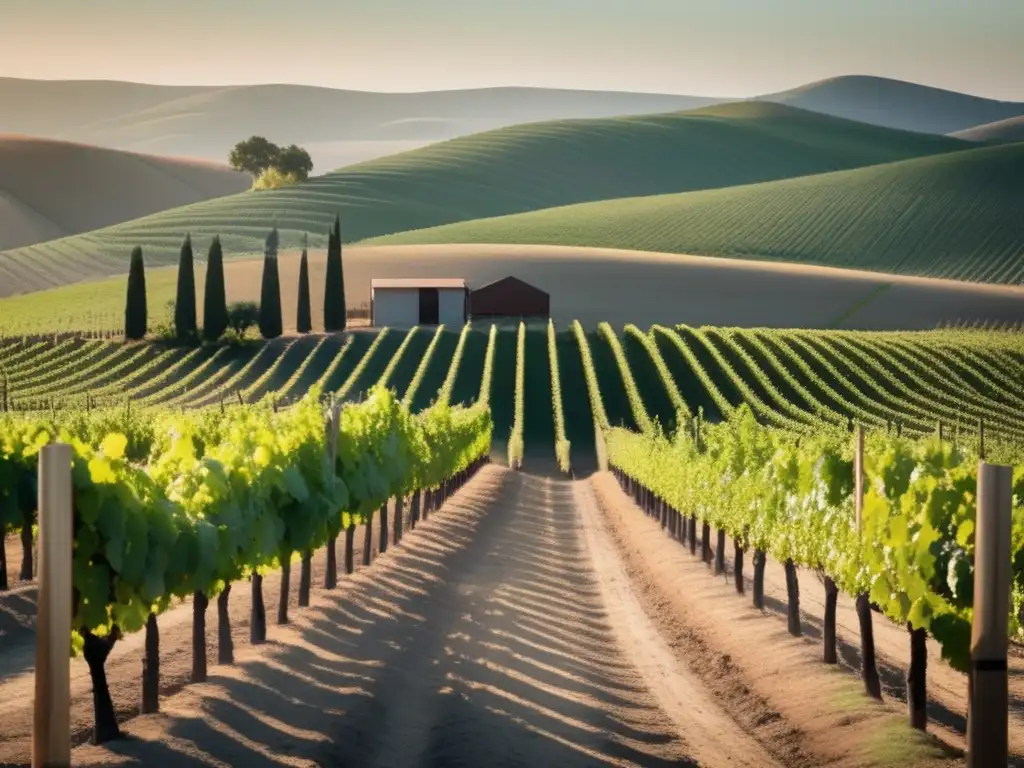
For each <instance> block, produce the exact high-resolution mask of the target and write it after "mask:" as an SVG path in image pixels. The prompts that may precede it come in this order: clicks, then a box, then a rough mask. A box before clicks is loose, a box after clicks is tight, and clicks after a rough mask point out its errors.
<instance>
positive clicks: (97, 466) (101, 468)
mask: <svg viewBox="0 0 1024 768" xmlns="http://www.w3.org/2000/svg"><path fill="white" fill-rule="evenodd" d="M89 479H90V480H91V481H92V482H93V484H94V485H105V484H108V483H116V482H117V475H115V474H114V470H113V469H111V468H110V462H109V461H108V460H107V459H105V458H103V457H102V456H95V457H93V458H92V459H90V460H89Z"/></svg>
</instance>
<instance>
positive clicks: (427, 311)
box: [420, 288, 441, 325]
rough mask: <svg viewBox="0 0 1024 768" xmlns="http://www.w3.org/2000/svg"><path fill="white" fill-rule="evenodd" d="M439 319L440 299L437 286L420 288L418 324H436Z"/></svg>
mask: <svg viewBox="0 0 1024 768" xmlns="http://www.w3.org/2000/svg"><path fill="white" fill-rule="evenodd" d="M440 320H441V299H440V297H439V296H438V293H437V288H420V325H437V324H438V323H439V322H440Z"/></svg>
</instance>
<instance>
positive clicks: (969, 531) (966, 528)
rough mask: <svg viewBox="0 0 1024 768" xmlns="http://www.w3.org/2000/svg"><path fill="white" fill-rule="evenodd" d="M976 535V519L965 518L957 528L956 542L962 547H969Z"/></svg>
mask: <svg viewBox="0 0 1024 768" xmlns="http://www.w3.org/2000/svg"><path fill="white" fill-rule="evenodd" d="M973 536H974V521H973V520H964V521H963V522H962V523H960V525H959V526H958V527H957V529H956V543H957V544H959V545H960V546H961V547H964V548H965V549H966V548H967V546H968V544H969V543H970V541H971V538H972V537H973Z"/></svg>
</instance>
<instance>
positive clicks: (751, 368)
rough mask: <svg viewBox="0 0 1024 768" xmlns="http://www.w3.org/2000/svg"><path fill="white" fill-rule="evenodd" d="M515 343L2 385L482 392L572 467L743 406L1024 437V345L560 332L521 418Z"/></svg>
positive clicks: (62, 344) (131, 355)
mask: <svg viewBox="0 0 1024 768" xmlns="http://www.w3.org/2000/svg"><path fill="white" fill-rule="evenodd" d="M517 336H518V330H517V329H516V328H514V327H503V328H500V329H499V328H497V327H495V328H493V329H492V330H491V334H490V335H488V333H487V332H485V331H484V330H483V329H481V328H479V327H472V326H467V327H464V328H458V329H450V328H445V327H441V328H437V329H427V328H413V329H411V330H397V329H393V330H388V329H384V330H382V331H370V330H366V331H362V330H360V331H352V332H349V333H347V334H338V335H330V336H323V335H309V336H304V337H298V338H294V337H289V338H281V339H276V340H274V341H271V342H269V343H266V344H255V345H246V346H238V347H223V348H219V349H214V348H198V349H186V348H167V347H164V346H161V345H158V344H125V343H121V342H113V341H101V340H85V339H64V340H58V341H35V342H19V341H15V340H5V341H3V342H2V343H0V374H2V378H0V381H6V402H7V405H8V407H9V408H15V409H26V408H27V409H50V408H65V407H85V406H88V407H99V406H109V405H114V404H122V405H123V404H125V403H130V404H131V405H132V406H133V407H146V406H150V405H157V404H160V405H172V406H181V407H188V408H195V407H210V406H220V407H228V406H230V405H233V404H234V403H237V402H240V401H241V402H255V401H257V400H259V399H261V398H265V397H271V398H274V399H275V400H276V401H278V402H281V403H287V402H289V401H290V400H292V399H294V398H295V397H297V396H300V395H301V394H303V393H304V392H306V391H308V390H309V389H310V388H311V387H313V386H319V387H321V388H322V389H323V390H324V391H328V392H334V393H336V394H337V395H338V396H339V397H341V398H343V399H349V400H358V399H359V398H360V397H361V396H362V394H363V393H364V392H365V391H366V390H367V389H369V388H370V387H371V386H373V385H375V384H378V383H383V384H385V385H386V386H388V387H392V388H394V389H395V390H396V391H397V392H398V394H399V396H400V397H403V398H405V399H406V401H407V402H408V403H409V404H410V405H411V407H412V408H413V410H414V411H419V410H422V409H423V408H425V407H427V406H428V405H429V404H430V403H432V402H435V401H437V400H438V399H442V400H450V401H451V402H453V403H463V404H465V403H469V402H472V401H474V400H476V399H478V398H479V397H480V396H481V395H483V396H486V397H489V398H490V399H491V404H492V407H493V409H494V418H495V425H496V428H495V439H496V442H504V441H505V440H507V439H508V438H509V436H510V435H511V433H512V429H513V425H514V423H515V422H516V421H517V419H516V417H517V415H518V423H519V426H520V427H521V429H522V435H521V437H522V440H523V445H524V448H525V449H526V452H527V453H528V454H530V453H531V452H534V453H536V452H546V451H549V452H550V453H551V455H554V453H555V448H556V441H562V440H564V441H565V442H567V443H568V444H569V453H570V454H571V456H572V458H571V459H569V460H567V459H566V458H565V456H566V448H565V446H564V444H563V445H562V446H561V448H560V451H559V452H560V454H561V456H560V463H561V464H563V465H565V464H567V463H568V464H571V465H573V466H578V461H583V462H584V463H586V462H587V461H588V460H589V458H588V457H592V456H593V455H594V452H595V443H594V424H595V419H596V420H597V422H598V423H601V424H612V425H618V424H625V425H627V426H629V427H631V428H637V427H638V426H639V427H642V428H643V429H645V430H650V429H654V428H659V427H658V426H656V425H660V428H664V429H668V430H672V429H673V428H675V427H676V426H678V425H679V424H680V423H682V422H683V421H685V420H687V419H689V418H691V417H692V416H693V415H696V414H698V413H699V414H701V418H704V419H707V420H711V421H717V420H719V419H721V418H722V417H723V415H725V414H727V413H728V412H730V411H731V410H732V409H734V408H735V407H737V406H738V405H740V404H741V403H744V402H746V403H747V404H749V405H750V407H751V408H752V409H753V410H754V412H755V413H756V414H757V415H758V417H759V418H760V419H762V420H763V421H764V422H766V423H770V424H774V425H776V426H783V427H787V428H791V429H798V430H800V429H806V428H813V429H821V428H840V429H845V428H848V426H849V422H850V420H854V421H857V422H862V423H865V424H870V425H875V426H885V425H887V424H888V425H890V426H892V427H893V428H894V429H900V430H902V431H904V432H906V433H908V434H923V433H927V432H931V431H933V430H935V429H936V427H937V425H938V423H939V422H942V424H943V426H944V429H945V430H946V433H947V434H948V435H956V436H957V438H958V439H960V440H963V441H965V442H969V441H972V440H975V439H976V435H977V433H978V425H979V421H981V420H984V424H985V433H986V436H987V438H988V439H989V440H995V441H1000V440H1011V441H1015V442H1024V339H1022V338H1021V337H1020V335H1019V334H1013V333H1005V332H995V331H966V330H948V331H947V330H943V331H930V332H922V333H867V332H839V331H808V330H792V331H789V330H786V331H783V330H766V329H734V328H699V329H698V328H689V327H685V326H679V327H677V328H665V327H660V326H655V327H653V328H651V329H650V330H648V331H643V330H641V329H640V328H637V327H636V326H627V327H626V328H625V329H623V330H621V331H617V330H615V329H613V328H612V327H611V326H609V325H607V324H604V325H602V326H601V327H600V328H599V329H598V330H597V331H596V332H593V333H590V334H586V333H584V332H583V329H582V327H579V326H575V327H573V328H571V329H562V330H557V329H553V330H552V335H551V338H549V335H548V329H547V327H546V326H531V327H530V328H529V329H528V330H527V331H526V336H525V339H524V340H525V345H524V347H523V353H524V359H525V371H524V373H523V382H524V383H523V392H522V398H523V401H522V403H521V404H520V406H519V408H518V412H517V407H516V403H515V392H516V386H515V385H516V379H517V367H516V360H517V349H518V346H519V345H518V343H517ZM492 338H493V342H492ZM488 356H492V357H493V361H492V366H491V369H490V371H489V372H488V371H487V370H486V369H487V363H486V359H487V357H488ZM556 393H557V396H559V397H560V401H559V400H556ZM559 406H560V407H559ZM559 411H560V412H559ZM562 434H564V438H563V437H561V435H562ZM556 435H558V437H556ZM517 437H518V435H517ZM499 450H501V451H502V452H504V449H499Z"/></svg>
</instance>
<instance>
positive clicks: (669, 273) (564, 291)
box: [0, 243, 1024, 344]
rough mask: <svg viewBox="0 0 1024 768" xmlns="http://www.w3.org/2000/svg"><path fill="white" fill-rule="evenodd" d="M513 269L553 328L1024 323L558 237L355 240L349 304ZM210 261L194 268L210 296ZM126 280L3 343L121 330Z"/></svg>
mask: <svg viewBox="0 0 1024 768" xmlns="http://www.w3.org/2000/svg"><path fill="white" fill-rule="evenodd" d="M325 269H326V254H325V253H324V251H322V250H314V251H312V252H310V254H309V282H310V292H311V296H312V320H313V328H315V329H317V330H319V329H321V328H322V327H323V301H322V296H323V291H324V285H325V274H324V273H325ZM279 272H280V281H281V306H282V313H283V319H284V328H285V330H286V331H288V332H291V331H293V330H294V329H295V326H296V318H297V306H298V290H297V289H298V279H299V253H297V252H295V251H285V252H282V253H281V254H280V256H279ZM177 274H178V270H177V267H176V266H169V267H161V268H159V269H150V270H149V271H148V272H147V273H146V294H147V299H148V306H149V327H150V328H151V329H154V330H155V329H157V328H158V327H160V326H161V325H163V324H166V323H169V322H170V321H171V320H172V318H173V309H172V306H171V304H170V302H172V300H173V299H174V296H175V291H176V287H177ZM224 274H225V285H226V288H227V298H228V301H229V302H230V301H255V302H258V301H259V300H260V292H261V286H262V274H263V259H262V258H249V259H232V260H231V261H228V262H227V263H226V264H225V265H224ZM508 275H514V276H516V277H518V278H520V279H522V280H525V281H526V282H528V283H529V284H531V285H534V286H537V287H538V288H540V289H542V290H544V291H545V292H546V293H548V295H549V296H550V297H551V310H550V313H551V317H552V318H554V321H555V322H556V323H560V324H568V323H571V322H572V321H573V320H579V321H580V322H581V323H583V325H584V326H585V327H587V328H594V327H596V326H597V324H598V323H600V322H604V321H607V322H610V323H612V324H614V325H617V326H621V325H624V324H626V323H636V324H638V325H652V324H655V323H667V324H671V323H676V322H684V323H687V324H690V325H704V324H728V325H736V326H744V327H752V326H768V327H784V328H785V327H788V328H859V329H873V330H880V329H884V330H897V329H900V330H911V329H913V330H919V329H920V330H924V329H929V328H935V327H936V326H937V325H940V324H951V323H959V322H968V323H974V322H991V323H995V324H1000V325H1002V324H1017V325H1020V324H1022V323H1024V287H1019V286H1005V285H983V284H977V283H964V282H957V281H952V280H935V279H930V278H923V277H906V276H902V275H884V274H879V273H878V272H862V271H858V270H853V269H834V268H829V267H815V266H808V265H805V264H786V263H773V262H765V261H751V260H741V259H728V258H722V257H704V256H684V255H679V254H665V253H650V252H645V251H628V250H612V249H604V248H593V247H566V246H556V245H487V244H480V243H473V244H466V245H458V244H455V245H452V244H449V243H443V244H434V245H429V244H428V245H355V246H350V247H348V248H347V249H346V250H345V297H346V300H347V303H348V307H349V309H356V308H359V307H363V308H368V307H369V302H370V281H371V280H373V279H374V278H388V277H413V278H419V277H423V278H426V277H434V278H438V277H452V276H458V277H460V278H463V279H465V280H466V282H467V283H468V284H469V286H470V287H471V288H478V287H480V286H482V285H486V284H487V283H490V282H492V281H494V280H497V279H500V278H503V277H506V276H508ZM205 279H206V268H205V266H204V265H202V264H200V265H198V266H197V267H196V284H197V285H198V286H200V288H199V290H198V291H197V295H196V301H197V304H198V307H199V317H202V307H203V302H204V297H203V290H202V286H203V284H204V280H205ZM124 302H125V277H124V276H123V275H122V276H119V277H110V278H106V279H104V280H91V281H89V282H85V283H77V284H75V285H65V286H62V287H60V288H51V289H50V290H48V291H42V292H37V293H29V294H24V295H21V296H8V297H7V298H0V344H2V339H3V338H4V337H8V338H10V337H15V338H19V337H22V336H26V335H28V336H33V335H38V334H53V333H62V332H67V331H70V330H77V331H81V332H84V333H93V334H95V333H111V334H114V335H120V334H121V333H122V332H123V329H124Z"/></svg>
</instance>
